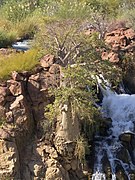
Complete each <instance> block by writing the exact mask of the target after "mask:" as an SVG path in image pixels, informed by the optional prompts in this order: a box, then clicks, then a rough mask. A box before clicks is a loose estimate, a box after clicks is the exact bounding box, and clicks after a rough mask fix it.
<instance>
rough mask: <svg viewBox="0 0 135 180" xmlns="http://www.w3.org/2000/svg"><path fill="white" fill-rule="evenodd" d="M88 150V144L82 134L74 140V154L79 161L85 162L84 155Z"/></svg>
mask: <svg viewBox="0 0 135 180" xmlns="http://www.w3.org/2000/svg"><path fill="white" fill-rule="evenodd" d="M87 151H89V145H88V143H87V141H86V139H85V138H84V137H83V136H80V137H78V139H77V141H76V149H75V155H76V156H77V158H78V159H79V160H80V162H81V163H83V164H84V163H85V155H86V153H87Z"/></svg>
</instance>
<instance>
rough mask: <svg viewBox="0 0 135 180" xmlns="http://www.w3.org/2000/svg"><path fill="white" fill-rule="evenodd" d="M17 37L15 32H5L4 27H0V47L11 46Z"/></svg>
mask: <svg viewBox="0 0 135 180" xmlns="http://www.w3.org/2000/svg"><path fill="white" fill-rule="evenodd" d="M16 37H17V34H16V32H14V31H13V32H12V31H9V32H7V31H6V30H4V29H0V48H3V47H8V46H11V45H12V43H13V42H14V41H15V39H16Z"/></svg>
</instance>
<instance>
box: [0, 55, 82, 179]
mask: <svg viewBox="0 0 135 180" xmlns="http://www.w3.org/2000/svg"><path fill="white" fill-rule="evenodd" d="M60 71H61V68H60V66H59V65H58V64H55V58H54V56H52V55H47V56H44V57H43V58H42V60H41V61H40V65H38V66H37V67H36V68H35V69H34V70H33V71H31V72H22V73H17V72H13V73H12V78H11V79H10V80H7V81H5V82H1V84H0V116H1V119H0V123H1V126H0V179H2V180H4V179H11V180H12V179H13V180H31V179H34V180H38V179H40V180H44V179H45V180H54V179H55V180H71V179H72V180H73V179H74V180H79V179H82V180H83V179H85V175H84V174H83V171H82V167H81V166H80V162H79V160H77V158H76V157H75V156H74V155H75V154H74V151H75V141H74V138H73V136H74V137H75V136H76V134H75V132H76V133H78V130H79V129H77V127H76V125H73V122H70V121H69V123H68V124H66V125H65V123H64V119H63V122H60V121H59V122H58V123H57V128H56V131H53V130H51V129H50V128H49V127H50V124H49V122H48V120H46V119H45V116H44V111H45V109H44V108H45V106H46V105H47V104H48V103H50V102H53V97H49V95H48V88H49V87H57V86H59V85H60ZM63 113H64V110H63V112H62V116H64V114H63ZM58 124H59V126H58ZM78 128H79V126H78ZM71 130H72V132H73V133H72V135H71ZM65 135H67V137H66V136H65Z"/></svg>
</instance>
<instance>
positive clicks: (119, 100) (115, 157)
mask: <svg viewBox="0 0 135 180" xmlns="http://www.w3.org/2000/svg"><path fill="white" fill-rule="evenodd" d="M101 88H102V87H101ZM101 90H102V93H103V101H102V108H101V112H102V114H103V117H105V118H111V120H112V125H111V127H110V128H109V129H108V131H107V136H97V137H95V139H96V140H95V163H94V170H93V171H94V173H93V175H92V180H106V179H111V180H116V177H117V173H118V171H119V170H120V171H121V172H122V173H123V174H124V175H123V177H122V178H120V177H117V179H119V180H122V179H123V180H126V179H127V180H130V179H132V178H131V174H134V173H135V166H134V163H135V162H134V158H135V157H134V156H135V147H132V151H133V152H131V151H130V150H129V149H128V148H130V146H132V145H131V144H130V142H129V141H128V142H127V144H128V147H125V144H124V143H123V142H122V140H121V139H120V137H121V135H123V134H126V135H129V136H128V137H129V138H130V137H131V136H134V133H135V95H128V94H117V93H115V92H113V91H111V90H110V89H109V88H108V87H107V88H106V89H103V88H102V89H101ZM123 149H124V151H123ZM123 152H124V155H123V156H126V159H127V160H123V159H122V158H120V157H119V156H122V155H121V154H122V153H123ZM119 154H120V155H119ZM107 163H108V164H109V165H108V166H109V167H110V169H111V177H109V178H108V177H107V175H106V170H105V166H106V164H107ZM133 179H135V177H133Z"/></svg>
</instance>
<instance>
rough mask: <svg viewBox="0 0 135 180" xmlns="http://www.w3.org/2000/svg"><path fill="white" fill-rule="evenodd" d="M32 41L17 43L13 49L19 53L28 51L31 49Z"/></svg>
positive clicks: (13, 45)
mask: <svg viewBox="0 0 135 180" xmlns="http://www.w3.org/2000/svg"><path fill="white" fill-rule="evenodd" d="M31 44H32V40H30V39H28V40H23V41H17V42H15V43H13V44H12V47H13V48H14V49H16V50H18V51H27V50H29V49H30V48H31Z"/></svg>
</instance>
